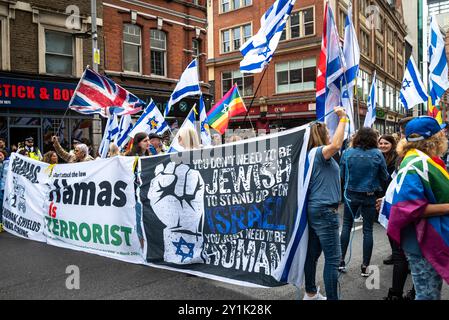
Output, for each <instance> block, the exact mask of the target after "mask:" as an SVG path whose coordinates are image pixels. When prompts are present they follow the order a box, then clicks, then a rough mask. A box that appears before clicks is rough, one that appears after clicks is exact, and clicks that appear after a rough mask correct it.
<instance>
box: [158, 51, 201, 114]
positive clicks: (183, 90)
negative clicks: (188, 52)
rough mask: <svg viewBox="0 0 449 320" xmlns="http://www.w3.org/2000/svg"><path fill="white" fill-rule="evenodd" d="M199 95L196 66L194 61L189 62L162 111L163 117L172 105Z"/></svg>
mask: <svg viewBox="0 0 449 320" xmlns="http://www.w3.org/2000/svg"><path fill="white" fill-rule="evenodd" d="M197 94H199V95H201V89H200V84H199V80H198V64H197V61H196V59H195V60H193V61H192V62H190V64H189V65H188V66H187V68H186V69H185V70H184V72H183V74H182V75H181V78H179V82H178V84H177V85H176V88H175V90H174V91H173V93H172V95H171V96H170V100H169V101H168V103H167V106H166V108H165V111H164V117H166V116H167V114H168V113H169V112H170V109H171V107H172V105H174V104H175V103H177V102H179V101H181V99H183V98H185V97H187V96H193V95H197Z"/></svg>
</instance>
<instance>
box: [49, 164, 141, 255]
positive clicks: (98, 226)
mask: <svg viewBox="0 0 449 320" xmlns="http://www.w3.org/2000/svg"><path fill="white" fill-rule="evenodd" d="M134 161H135V158H133V157H114V158H110V159H101V160H100V159H98V160H95V161H90V162H83V163H77V164H64V165H57V166H56V167H55V168H54V170H53V172H52V176H51V185H50V188H51V190H50V191H49V195H48V198H47V199H48V201H47V203H46V208H45V209H46V210H45V211H46V212H48V214H47V215H46V217H45V230H44V234H45V235H46V236H47V242H48V243H49V244H52V245H55V246H59V247H64V248H70V249H74V250H80V251H85V252H89V253H96V254H99V255H102V256H107V257H111V258H114V259H118V260H123V261H127V262H132V263H142V249H141V246H140V242H139V237H138V227H137V226H140V220H141V219H140V216H141V215H140V213H139V214H138V215H137V214H136V209H135V207H136V200H135V191H134V173H133V165H134ZM139 233H141V232H140V230H139ZM142 243H143V241H142Z"/></svg>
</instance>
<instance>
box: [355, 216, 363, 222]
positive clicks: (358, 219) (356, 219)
mask: <svg viewBox="0 0 449 320" xmlns="http://www.w3.org/2000/svg"><path fill="white" fill-rule="evenodd" d="M354 222H357V223H360V222H363V217H362V216H359V217H357V218H355V219H354Z"/></svg>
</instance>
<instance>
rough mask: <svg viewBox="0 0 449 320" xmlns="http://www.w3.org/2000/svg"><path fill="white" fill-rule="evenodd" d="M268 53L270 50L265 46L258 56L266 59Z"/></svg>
mask: <svg viewBox="0 0 449 320" xmlns="http://www.w3.org/2000/svg"><path fill="white" fill-rule="evenodd" d="M270 52H271V50H270V48H269V47H268V46H267V47H265V50H264V51H262V52H261V53H260V54H261V55H263V56H264V57H265V58H266V57H267V56H268V54H269V53H270Z"/></svg>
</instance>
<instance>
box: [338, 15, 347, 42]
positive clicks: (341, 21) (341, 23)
mask: <svg viewBox="0 0 449 320" xmlns="http://www.w3.org/2000/svg"><path fill="white" fill-rule="evenodd" d="M347 16H348V15H347V14H346V12H344V11H343V10H340V11H339V15H338V22H339V23H338V32H339V33H340V37H344V34H345V24H346V17H347Z"/></svg>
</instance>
